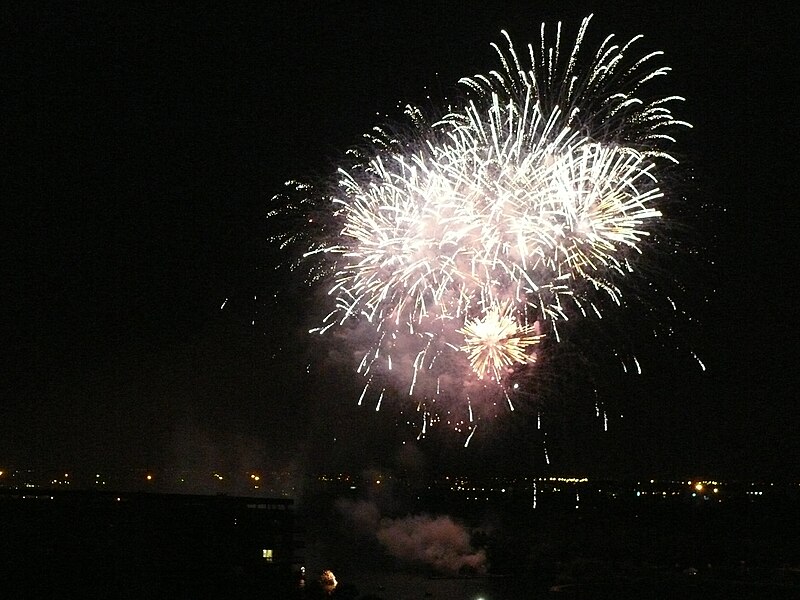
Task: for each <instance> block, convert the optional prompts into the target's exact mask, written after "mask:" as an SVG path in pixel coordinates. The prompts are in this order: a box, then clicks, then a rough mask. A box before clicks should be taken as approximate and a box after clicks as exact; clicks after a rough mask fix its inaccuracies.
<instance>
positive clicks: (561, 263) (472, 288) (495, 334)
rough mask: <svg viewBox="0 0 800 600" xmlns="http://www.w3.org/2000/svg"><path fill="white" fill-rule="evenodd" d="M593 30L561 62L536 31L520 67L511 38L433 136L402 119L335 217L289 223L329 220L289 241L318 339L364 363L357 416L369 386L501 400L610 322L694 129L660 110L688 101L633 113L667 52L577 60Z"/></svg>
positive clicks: (363, 155)
mask: <svg viewBox="0 0 800 600" xmlns="http://www.w3.org/2000/svg"><path fill="white" fill-rule="evenodd" d="M589 20H590V18H586V19H584V21H583V23H582V24H581V26H580V29H579V31H578V35H577V41H576V43H575V45H574V46H573V47H572V48H571V49H570V50H569V51H568V52H563V51H562V49H561V26H560V24H559V26H558V27H557V28H556V35H555V42H554V43H553V44H552V45H549V43H548V41H547V38H548V36H547V31H546V29H545V27H544V25H543V26H542V30H541V44H540V46H539V48H538V49H535V48H534V46H533V45H530V46H528V47H527V51H528V52H527V54H528V63H527V66H526V67H523V66H522V62H521V61H520V59H519V56H518V54H517V52H516V51H515V49H514V46H513V45H512V43H511V40H510V38H509V37H508V35H507V34H505V32H503V35H504V36H505V38H506V41H507V43H508V44H507V50H501V49H500V47H499V46H494V47H495V49H496V50H497V53H498V56H499V58H500V62H501V64H502V70H500V71H491V72H489V73H488V74H486V75H480V74H479V75H475V76H472V77H469V78H465V79H462V80H461V83H462V85H463V87H464V90H465V98H464V100H463V102H462V103H461V104H460V105H456V106H455V107H454V106H452V105H451V106H450V107H449V108H448V110H447V111H445V112H443V114H442V115H441V116H439V117H437V118H435V119H431V120H429V119H426V118H424V117H423V115H422V113H421V111H419V110H418V109H416V108H414V107H408V109H407V111H406V112H407V116H408V117H409V121H410V126H408V127H406V128H405V129H403V128H400V127H394V128H392V129H391V130H388V129H376V130H375V132H374V133H373V134H371V135H370V136H368V138H367V145H366V147H365V148H362V149H361V150H360V152H359V153H358V157H359V158H358V160H357V161H356V163H355V164H354V165H352V166H350V167H347V168H344V167H343V168H341V169H339V171H338V178H337V179H338V186H336V189H335V190H334V191H333V192H332V193H330V194H329V195H328V196H329V197H328V198H327V199H324V198H319V197H316V196H314V195H313V194H310V193H306V194H305V197H304V199H303V200H302V201H300V202H299V203H298V204H296V205H295V208H294V211H293V212H292V213H291V214H293V215H303V216H301V217H299V218H298V220H302V219H305V216H304V215H305V214H306V213H305V212H304V210H307V208H308V207H309V206H315V207H317V212H322V213H323V215H322V216H321V217H320V216H316V215H315V216H314V217H313V218H310V219H306V222H303V225H304V228H303V230H304V231H307V230H308V226H309V225H310V226H311V227H312V231H317V232H318V233H319V235H317V236H316V237H314V236H311V237H308V235H307V234H302V236H305V237H302V236H301V237H300V238H296V239H292V240H291V242H292V243H294V244H297V243H304V244H305V248H306V251H305V253H304V255H303V258H304V260H305V261H306V262H307V263H309V264H310V265H311V267H312V271H313V274H314V275H313V278H314V279H315V280H319V279H324V280H325V281H327V282H329V283H328V284H327V286H328V287H327V297H328V298H329V299H330V310H329V312H328V314H327V316H326V317H325V318H324V319H323V320H322V322H321V324H320V325H319V327H316V328H314V329H313V330H312V331H316V332H319V333H325V332H327V331H329V330H331V329H338V330H340V331H342V332H345V333H346V335H347V336H349V337H350V338H351V340H352V341H353V342H354V346H355V347H357V348H360V358H357V363H358V368H357V371H358V372H359V373H360V374H361V375H363V376H364V377H365V378H366V383H365V386H364V393H362V396H361V398H362V399H363V398H364V396H365V394H366V393H367V392H368V390H369V389H370V387H371V386H372V387H373V388H374V389H375V391H376V394H378V395H379V398H380V400H379V401H378V404H380V402H381V400H382V398H383V395H384V391H385V389H386V387H387V386H389V385H391V386H392V387H393V388H396V389H403V388H405V389H406V390H408V394H409V395H410V396H413V397H415V398H417V399H418V400H419V399H420V398H421V399H422V401H424V402H428V403H430V402H434V401H436V399H440V398H442V397H443V396H445V395H449V396H451V397H456V398H466V397H469V395H470V393H473V395H474V389H475V385H476V383H475V382H477V381H483V380H484V379H485V378H487V376H488V379H489V380H490V381H491V382H492V385H493V389H495V390H498V391H499V392H500V393H502V394H504V395H505V396H506V398H507V399H508V398H509V396H508V386H507V381H508V378H509V376H510V375H511V374H513V373H514V372H518V371H520V370H526V369H527V370H530V369H534V368H535V367H533V366H532V365H533V363H534V362H535V358H536V352H537V350H534V347H535V346H536V345H537V344H538V343H539V341H540V339H541V338H542V336H543V333H542V332H545V331H548V332H552V337H553V339H554V340H555V342H556V343H557V342H558V340H559V327H563V326H565V324H566V322H567V321H572V322H574V321H579V320H580V318H581V317H588V316H592V315H594V316H596V317H600V316H602V314H603V311H604V310H607V309H608V308H607V307H609V306H610V307H613V306H615V305H619V304H620V302H621V298H622V297H623V295H624V293H625V286H626V285H627V282H628V280H630V279H631V278H632V276H633V275H635V274H636V272H637V269H636V262H637V258H638V257H639V256H640V255H642V254H644V253H645V252H646V251H647V242H648V240H649V239H650V237H651V234H652V232H653V231H654V230H655V229H657V228H658V227H659V224H660V222H661V221H662V218H663V215H662V212H661V211H660V210H659V207H658V202H659V200H660V199H661V198H662V197H663V192H662V191H661V184H660V163H661V162H675V159H674V158H673V157H672V156H671V155H670V154H668V153H667V152H666V150H665V147H666V145H667V144H669V143H670V142H672V141H673V138H672V137H671V135H670V132H671V131H672V130H674V129H675V128H676V127H680V126H685V125H687V124H686V123H684V122H682V121H679V120H676V119H675V118H674V117H673V116H672V113H671V111H670V110H669V106H670V105H671V103H673V102H674V101H677V100H680V98H678V97H675V96H670V97H665V98H657V99H656V100H652V101H647V102H645V101H643V100H641V99H640V98H639V95H638V93H639V91H640V89H641V88H642V87H643V86H644V85H645V84H646V83H647V82H648V81H650V80H652V79H654V78H656V77H660V76H663V75H665V74H666V73H667V72H668V71H669V69H668V68H667V67H663V66H657V67H651V66H650V65H651V63H652V62H653V61H654V60H655V59H656V58H657V57H658V56H659V55H660V54H661V53H659V52H655V53H651V54H648V55H646V56H643V57H635V58H634V59H632V60H631V59H629V58H628V57H629V55H630V52H631V48H632V47H633V46H634V45H635V42H636V41H637V39H638V37H637V38H634V39H632V40H631V41H630V42H628V43H626V44H624V45H622V46H618V45H615V44H613V43H612V42H613V37H612V36H609V37H608V38H606V39H605V41H604V42H603V43H602V44H601V45H600V46H599V47H598V48H597V50H596V51H595V53H594V55H593V57H592V58H591V59H590V60H589V61H588V64H587V61H585V60H583V51H582V45H583V40H584V37H585V33H586V29H587V26H588V24H589ZM298 189H299V190H300V191H301V192H302V193H305V192H307V190H306V189H305V188H303V187H302V186H300V187H299V188H298ZM321 202H324V203H325V204H324V206H323V208H322V210H321V211H320V210H319V206H320V203H321ZM314 225H318V226H319V227H320V229H313V226H314ZM323 225H324V227H323ZM296 235H298V230H297V229H293V230H292V231H289V232H286V233H284V234H283V235H282V238H281V241H282V242H284V243H286V242H288V241H289V238H290V237H291V236H296ZM298 240H305V241H301V242H298ZM323 274H324V276H323ZM609 300H610V301H611V302H610V304H609ZM548 335H549V334H548ZM443 381H444V382H446V385H445V388H446V390H445V391H444V392H443V391H442V387H443V386H442V383H443ZM481 388H482V389H486V385H485V384H483V383H482V384H481ZM509 405H510V399H509ZM469 408H470V417H472V405H471V404H470V407H469ZM472 433H474V428H473V429H471V433H470V436H471V435H472Z"/></svg>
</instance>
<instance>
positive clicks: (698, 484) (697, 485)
mask: <svg viewBox="0 0 800 600" xmlns="http://www.w3.org/2000/svg"><path fill="white" fill-rule="evenodd" d="M694 489H696V490H697V491H698V492H702V491H703V484H702V483H700V482H699V481H698V482H697V483H695V484H694Z"/></svg>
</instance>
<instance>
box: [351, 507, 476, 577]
mask: <svg viewBox="0 0 800 600" xmlns="http://www.w3.org/2000/svg"><path fill="white" fill-rule="evenodd" d="M337 508H338V510H339V511H340V512H341V513H342V514H343V515H344V516H345V517H346V518H347V519H348V520H349V522H350V524H351V525H352V526H354V527H355V529H356V530H357V531H358V532H360V533H361V534H363V535H370V536H374V538H375V539H376V540H377V541H378V542H379V543H380V544H381V545H382V546H383V547H384V548H385V549H386V551H387V552H388V553H389V554H391V555H392V556H394V557H395V558H398V559H401V560H404V561H408V562H412V563H418V564H424V565H428V566H430V567H432V568H434V569H435V570H436V571H438V572H440V573H448V574H455V573H459V572H463V571H464V570H465V569H466V570H469V572H472V573H481V572H484V571H485V570H486V553H485V551H484V550H475V549H474V548H473V547H472V544H471V542H470V537H471V536H470V532H469V530H468V529H467V528H466V527H464V526H463V525H461V524H459V523H457V522H455V521H454V520H453V519H451V518H450V517H448V516H430V515H412V516H408V517H404V518H397V519H393V518H389V517H381V515H380V510H379V509H378V507H377V506H376V505H375V504H374V503H373V502H367V501H364V500H359V501H352V500H344V499H342V500H339V501H338V502H337Z"/></svg>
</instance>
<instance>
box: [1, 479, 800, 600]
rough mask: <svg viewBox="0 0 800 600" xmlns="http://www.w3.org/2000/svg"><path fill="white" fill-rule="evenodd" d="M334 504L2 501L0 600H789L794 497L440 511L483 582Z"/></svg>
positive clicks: (797, 588)
mask: <svg viewBox="0 0 800 600" xmlns="http://www.w3.org/2000/svg"><path fill="white" fill-rule="evenodd" d="M586 496H587V495H586V494H584V498H585V497H586ZM334 500H335V498H334V497H333V496H331V497H326V496H324V495H321V496H318V497H316V498H312V499H307V500H306V501H305V502H304V503H303V506H302V507H295V506H294V504H293V503H292V502H291V501H288V500H266V499H260V498H234V497H227V496H189V495H177V494H172V495H169V494H130V493H129V494H113V493H105V492H64V491H53V492H51V491H46V490H35V491H32V492H31V493H25V492H23V491H20V490H0V579H2V587H3V590H4V592H3V593H2V595H1V597H3V598H84V599H92V598H98V599H99V598H103V599H120V600H123V599H124V600H127V599H139V598H142V599H144V598H153V599H160V598H169V599H176V600H180V599H204V598H220V599H228V598H230V599H242V600H245V599H251V598H252V599H256V598H258V599H270V598H278V599H287V600H291V599H304V598H311V597H313V594H312V593H311V588H312V587H313V586H311V585H310V583H311V582H313V578H314V576H315V575H316V571H315V570H316V569H317V568H318V567H319V566H320V565H323V564H324V566H325V567H330V568H333V569H334V570H335V571H336V574H337V577H338V578H339V581H340V586H339V590H338V595H337V596H336V597H339V598H351V599H361V600H376V599H382V600H412V599H419V600H427V599H431V600H435V599H442V600H444V599H447V600H458V599H464V600H478V599H479V598H482V599H484V600H516V599H524V598H532V599H540V598H552V599H559V598H565V599H567V598H570V599H571V598H585V599H604V598H615V599H621V600H626V599H628V598H631V599H632V598H653V599H661V598H663V599H667V598H690V599H692V598H697V599H700V598H702V599H705V600H707V599H716V598H743V599H750V598H753V599H756V598H759V599H760V598H776V599H784V598H786V599H788V598H800V568H798V563H800V533H799V532H798V531H797V526H796V519H797V515H798V506H799V505H798V503H797V498H795V497H794V496H791V495H789V496H785V497H780V496H776V497H775V499H774V500H773V501H771V502H769V503H764V502H761V503H752V502H749V501H745V500H742V501H741V502H738V501H735V499H729V500H730V501H728V502H727V503H725V504H720V503H717V504H709V503H698V502H693V501H688V502H673V503H662V502H654V503H651V504H643V503H637V504H635V505H634V504H626V503H624V502H617V503H613V504H603V503H601V502H597V503H593V502H591V501H589V500H583V501H582V502H583V503H582V505H581V508H580V510H575V509H574V507H572V508H571V509H570V508H568V507H565V506H558V505H550V506H547V504H546V503H540V506H539V507H538V508H537V509H536V510H535V511H533V510H531V507H530V505H529V504H527V501H524V502H519V503H515V501H511V502H506V503H499V502H497V503H492V502H490V503H487V504H484V505H481V506H480V507H479V508H477V509H476V508H475V507H471V508H468V507H466V506H463V505H459V504H458V503H453V502H447V501H444V502H442V501H441V499H439V500H440V503H439V504H438V510H439V512H440V513H444V512H446V513H447V514H451V515H453V516H454V517H455V518H458V519H460V520H462V521H463V522H464V523H468V524H469V525H470V527H471V528H472V529H473V531H474V532H475V533H474V539H473V545H474V546H475V547H476V548H481V549H483V550H485V551H486V555H487V558H488V567H487V569H488V570H487V572H486V573H469V572H466V573H462V574H461V576H458V577H443V576H442V574H440V573H435V572H433V571H431V570H430V569H429V568H428V567H426V566H425V565H424V564H409V563H408V562H407V561H406V562H403V561H400V560H398V559H394V558H392V557H391V556H388V555H387V554H386V553H385V552H383V551H382V548H381V546H380V545H379V544H378V543H376V541H375V540H370V539H367V538H365V537H359V536H358V535H356V534H355V532H353V531H352V530H350V529H348V527H347V525H346V524H345V523H343V522H342V521H341V519H340V516H339V515H337V512H336V509H335V507H334ZM431 506H432V505H429V506H427V507H416V508H415V510H427V511H433V509H432V507H431ZM304 565H308V575H309V576H308V580H309V585H308V586H306V590H305V591H303V590H302V589H301V588H300V587H299V585H298V582H299V576H300V569H301V567H303V566H304Z"/></svg>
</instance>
